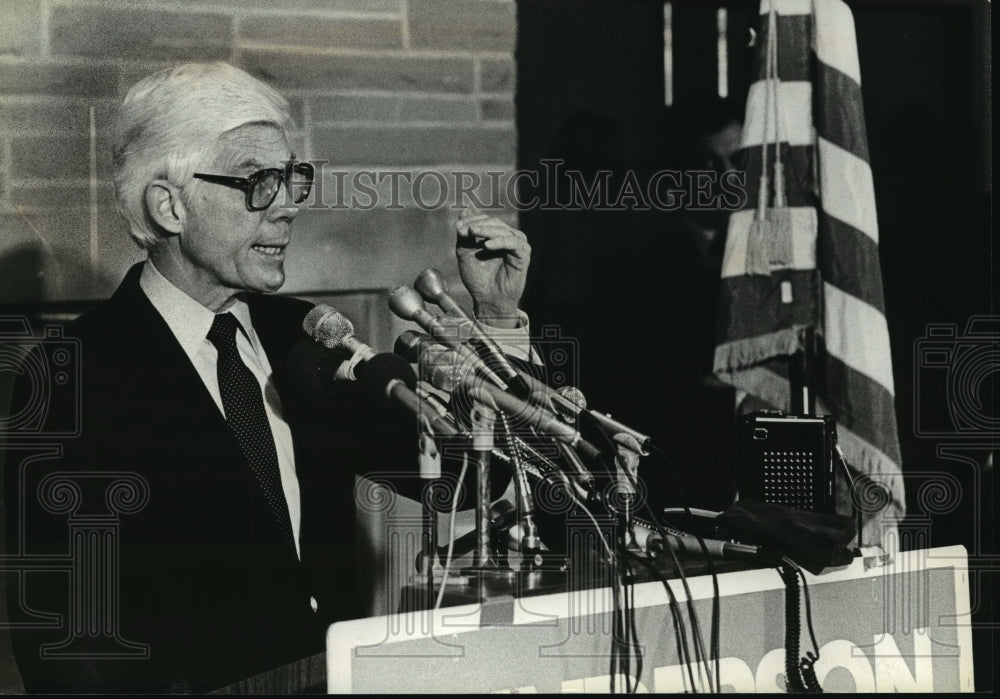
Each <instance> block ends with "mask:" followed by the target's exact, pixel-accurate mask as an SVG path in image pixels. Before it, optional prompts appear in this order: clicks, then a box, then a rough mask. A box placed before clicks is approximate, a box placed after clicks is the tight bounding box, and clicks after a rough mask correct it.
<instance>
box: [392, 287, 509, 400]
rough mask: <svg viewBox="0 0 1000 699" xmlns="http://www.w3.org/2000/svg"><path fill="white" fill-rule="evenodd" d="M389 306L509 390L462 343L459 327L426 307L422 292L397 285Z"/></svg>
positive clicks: (494, 382) (502, 387)
mask: <svg viewBox="0 0 1000 699" xmlns="http://www.w3.org/2000/svg"><path fill="white" fill-rule="evenodd" d="M389 308H391V309H392V312H393V313H395V314H396V315H397V316H399V317H400V318H402V319H403V320H412V321H413V322H415V323H416V324H417V325H419V326H420V327H422V328H423V329H424V330H426V331H427V332H428V333H430V335H431V337H433V338H434V339H435V340H437V341H438V342H440V343H441V344H443V345H445V346H447V347H450V348H451V349H453V350H455V351H456V352H458V353H459V356H460V358H461V359H462V360H463V362H468V363H469V365H471V366H476V367H477V369H478V370H479V371H480V372H481V373H482V374H483V375H484V376H486V377H487V378H488V379H489V380H490V381H491V382H492V383H493V384H494V385H496V386H499V387H500V388H501V389H503V390H504V391H506V390H507V388H508V386H507V382H505V381H504V380H503V379H502V378H500V377H499V376H498V375H497V374H496V372H494V371H493V370H492V369H490V368H489V367H488V366H486V364H485V363H483V361H482V360H481V359H480V358H479V357H478V356H477V355H476V353H475V352H473V351H472V350H470V349H469V348H468V347H466V346H465V345H464V344H462V341H461V339H460V338H459V336H458V335H459V333H458V332H456V331H457V330H458V328H457V327H456V328H448V327H447V326H445V325H444V324H443V323H441V321H440V319H438V318H437V317H436V316H434V315H433V314H432V313H430V312H429V311H428V310H427V309H426V308H424V303H423V301H422V300H421V299H420V294H418V293H417V292H416V291H414V290H413V289H411V288H410V287H408V286H399V287H396V288H395V289H394V290H393V291H392V292H391V293H390V294H389Z"/></svg>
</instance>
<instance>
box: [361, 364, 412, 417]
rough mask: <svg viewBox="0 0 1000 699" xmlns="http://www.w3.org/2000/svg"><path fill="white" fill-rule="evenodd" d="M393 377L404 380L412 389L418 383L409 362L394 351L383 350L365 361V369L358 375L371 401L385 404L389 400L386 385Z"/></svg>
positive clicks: (363, 389) (362, 387)
mask: <svg viewBox="0 0 1000 699" xmlns="http://www.w3.org/2000/svg"><path fill="white" fill-rule="evenodd" d="M393 379H398V380H400V381H402V382H403V383H404V384H406V386H407V388H409V389H411V390H412V389H414V388H416V385H417V376H416V374H414V373H413V369H412V368H411V367H410V364H409V362H407V361H406V360H405V359H403V358H402V357H400V356H399V355H396V354H393V353H392V352H383V353H382V354H376V355H375V356H374V357H372V358H371V359H369V360H368V361H367V362H366V363H365V370H364V371H363V372H361V375H360V376H359V377H358V383H360V384H361V390H362V391H363V392H364V394H365V395H366V396H368V398H369V399H370V400H371V401H373V402H374V403H375V404H377V405H383V404H385V403H386V402H387V401H388V395H387V394H386V387H387V386H388V385H389V382H390V381H392V380H393Z"/></svg>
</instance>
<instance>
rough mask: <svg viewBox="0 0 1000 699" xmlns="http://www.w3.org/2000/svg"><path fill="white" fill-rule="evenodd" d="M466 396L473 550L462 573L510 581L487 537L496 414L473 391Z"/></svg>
mask: <svg viewBox="0 0 1000 699" xmlns="http://www.w3.org/2000/svg"><path fill="white" fill-rule="evenodd" d="M469 395H470V397H471V398H472V399H473V406H472V410H471V411H470V415H469V419H470V422H471V430H470V431H471V432H472V446H471V448H470V450H469V458H470V460H472V461H473V463H475V465H476V547H475V548H474V549H473V552H472V566H471V567H470V568H468V569H466V570H465V571H463V572H464V573H466V574H470V575H471V574H478V575H484V574H485V575H494V576H496V575H499V576H501V577H504V578H510V577H512V576H513V571H512V570H510V569H509V568H504V567H502V566H500V565H499V564H498V562H497V560H496V557H495V556H494V555H493V546H492V541H491V537H490V465H491V459H490V456H491V453H492V451H493V431H494V429H495V427H496V414H497V411H496V409H495V408H494V407H493V406H491V405H487V400H482V399H483V398H487V399H488V396H487V395H483V394H481V392H480V391H474V390H470V391H469ZM490 402H492V401H490Z"/></svg>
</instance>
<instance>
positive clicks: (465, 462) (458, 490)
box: [434, 449, 469, 612]
mask: <svg viewBox="0 0 1000 699" xmlns="http://www.w3.org/2000/svg"><path fill="white" fill-rule="evenodd" d="M468 470H469V453H468V452H467V451H465V450H464V449H463V450H462V470H461V471H460V472H459V474H458V481H457V482H456V483H455V495H454V497H452V500H451V520H450V522H449V523H448V555H447V556H445V559H444V571H443V574H442V576H441V587H439V588H438V596H437V600H436V601H435V602H434V611H435V612H436V611H437V610H439V609H440V608H441V601H442V600H443V599H444V588H445V586H446V585H447V584H448V572H449V571H450V570H451V556H452V554H453V553H454V552H455V515H456V513H457V512H458V500H459V496H460V495H461V494H462V484H463V483H465V473H466V472H467V471H468Z"/></svg>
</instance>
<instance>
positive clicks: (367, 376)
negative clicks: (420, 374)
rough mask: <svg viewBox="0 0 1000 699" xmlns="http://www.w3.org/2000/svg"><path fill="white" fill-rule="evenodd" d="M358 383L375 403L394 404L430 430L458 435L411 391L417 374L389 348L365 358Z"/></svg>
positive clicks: (442, 418) (440, 433)
mask: <svg viewBox="0 0 1000 699" xmlns="http://www.w3.org/2000/svg"><path fill="white" fill-rule="evenodd" d="M359 383H360V384H361V390H362V392H363V393H364V394H365V395H366V396H367V397H368V398H369V399H370V400H372V401H373V402H374V403H375V404H376V405H384V404H387V403H388V404H394V405H398V406H400V407H402V408H403V409H404V410H407V411H409V412H410V413H411V414H413V415H415V416H416V417H417V418H418V419H422V420H426V421H427V422H428V423H429V424H430V426H431V428H432V431H433V432H434V434H437V435H443V436H447V437H456V436H459V434H460V433H459V431H458V430H457V429H455V427H454V426H453V425H452V424H451V423H450V422H449V421H448V420H447V419H445V418H444V417H443V416H441V415H440V414H439V413H438V412H437V411H436V410H434V409H433V408H431V407H429V406H426V405H424V401H423V399H421V398H420V396H418V395H417V394H416V392H415V391H414V389H415V388H416V386H417V376H416V374H414V373H413V369H411V368H410V365H409V364H408V363H407V361H406V360H405V359H403V358H402V357H399V356H397V355H395V354H392V353H391V352H384V353H382V354H376V355H375V356H373V357H372V358H371V359H369V360H368V361H367V362H365V370H364V372H362V373H361V376H360V379H359Z"/></svg>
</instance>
